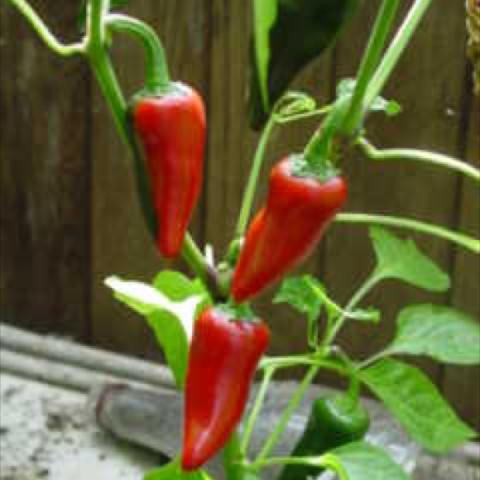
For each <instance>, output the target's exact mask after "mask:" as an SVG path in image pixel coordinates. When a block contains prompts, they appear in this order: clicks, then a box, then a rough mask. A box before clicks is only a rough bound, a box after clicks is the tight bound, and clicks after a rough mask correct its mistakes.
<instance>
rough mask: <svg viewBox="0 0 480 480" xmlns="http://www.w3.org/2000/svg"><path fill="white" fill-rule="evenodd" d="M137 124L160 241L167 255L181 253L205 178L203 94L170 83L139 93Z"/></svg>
mask: <svg viewBox="0 0 480 480" xmlns="http://www.w3.org/2000/svg"><path fill="white" fill-rule="evenodd" d="M132 116H133V126H134V130H135V132H136V135H137V138H138V140H139V143H140V145H141V146H142V149H143V152H144V155H145V158H146V165H147V170H148V174H149V177H150V188H151V191H152V197H153V204H154V205H153V206H154V210H155V213H156V218H157V232H156V243H157V246H158V249H159V250H160V252H161V254H162V255H163V256H165V257H167V258H172V257H175V256H177V255H178V254H179V252H180V250H181V248H182V243H183V238H184V236H185V233H186V230H187V227H188V224H189V222H190V218H191V216H192V213H193V210H194V208H195V205H196V203H197V199H198V196H199V194H200V189H201V184H202V179H203V158H204V149H205V132H206V119H205V108H204V104H203V101H202V99H201V97H200V96H199V95H198V93H197V92H196V91H195V90H193V89H192V88H190V87H188V86H186V85H183V84H181V83H171V84H170V86H169V87H168V89H167V90H165V91H163V92H162V93H160V94H158V95H141V96H139V97H137V99H136V100H135V102H134V105H133V108H132Z"/></svg>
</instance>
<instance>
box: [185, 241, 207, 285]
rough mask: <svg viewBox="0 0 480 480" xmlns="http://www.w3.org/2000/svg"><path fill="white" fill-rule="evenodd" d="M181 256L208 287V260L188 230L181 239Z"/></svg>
mask: <svg viewBox="0 0 480 480" xmlns="http://www.w3.org/2000/svg"><path fill="white" fill-rule="evenodd" d="M182 257H183V259H184V260H185V261H186V262H187V264H188V265H189V266H190V268H191V269H192V270H193V271H194V273H195V275H197V277H199V278H200V280H202V282H203V283H204V285H205V286H207V287H209V281H210V275H209V267H208V262H207V260H206V258H205V256H204V255H203V254H202V252H201V251H200V249H199V248H198V246H197V244H196V243H195V241H194V240H193V238H192V236H191V235H190V234H189V233H188V232H187V233H186V235H185V239H184V240H183V245H182Z"/></svg>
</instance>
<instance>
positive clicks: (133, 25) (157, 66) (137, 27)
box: [106, 14, 170, 91]
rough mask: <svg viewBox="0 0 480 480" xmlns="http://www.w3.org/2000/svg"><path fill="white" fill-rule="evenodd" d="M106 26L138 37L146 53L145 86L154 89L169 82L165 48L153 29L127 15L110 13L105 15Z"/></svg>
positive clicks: (162, 87) (165, 85) (165, 86)
mask: <svg viewBox="0 0 480 480" xmlns="http://www.w3.org/2000/svg"><path fill="white" fill-rule="evenodd" d="M106 23H107V25H108V27H109V28H110V29H111V30H113V31H115V32H125V33H128V34H131V35H133V36H134V37H135V38H137V39H139V40H140V41H141V42H142V44H143V47H144V49H145V53H146V69H147V70H146V75H145V77H146V87H147V90H152V91H155V90H157V89H159V88H160V89H165V88H167V87H168V85H169V84H170V77H169V73H168V64H167V60H166V55H165V49H164V48H163V45H162V43H161V41H160V39H159V38H158V36H157V34H156V33H155V30H153V28H151V27H150V26H149V25H147V24H146V23H144V22H142V21H140V20H137V19H136V18H132V17H129V16H128V15H120V14H110V15H108V16H107V17H106Z"/></svg>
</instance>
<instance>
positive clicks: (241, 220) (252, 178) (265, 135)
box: [235, 113, 275, 238]
mask: <svg viewBox="0 0 480 480" xmlns="http://www.w3.org/2000/svg"><path fill="white" fill-rule="evenodd" d="M274 126H275V114H274V113H272V114H271V115H270V118H269V119H268V123H267V124H266V125H265V128H264V129H263V131H262V135H261V137H260V141H259V142H258V146H257V150H256V151H255V156H254V158H253V164H252V168H251V169H250V175H249V177H248V182H247V185H246V186H245V191H244V193H243V198H242V206H241V208H240V214H239V216H238V221H237V227H236V229H235V235H236V238H240V237H242V236H243V234H244V233H245V229H246V228H247V225H248V221H249V219H250V212H251V210H252V206H253V201H254V199H255V191H256V188H257V183H258V178H259V176H260V171H261V169H262V164H263V160H264V158H265V150H266V147H267V143H268V139H269V138H270V135H271V133H272V130H273V127H274Z"/></svg>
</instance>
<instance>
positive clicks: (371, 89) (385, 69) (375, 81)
mask: <svg viewBox="0 0 480 480" xmlns="http://www.w3.org/2000/svg"><path fill="white" fill-rule="evenodd" d="M431 2H432V0H415V3H414V4H413V6H412V7H411V9H410V11H409V13H408V14H407V16H406V18H405V20H404V22H403V24H402V25H401V27H400V28H399V30H398V32H397V34H396V36H395V38H394V39H393V42H392V43H391V45H390V47H389V48H388V50H387V52H386V53H385V56H384V57H383V60H382V62H381V63H380V66H379V67H378V69H377V71H376V72H375V75H374V76H373V78H372V81H371V82H370V85H369V86H368V89H367V93H366V95H365V101H364V107H365V108H368V107H369V106H370V105H371V104H372V102H373V101H374V100H375V99H376V98H377V97H378V95H380V93H381V91H382V89H383V87H384V85H385V83H386V82H387V80H388V78H389V77H390V74H391V73H392V71H393V69H394V68H395V66H396V65H397V62H398V60H399V58H400V56H401V55H402V53H403V52H404V50H405V48H406V47H407V45H408V44H409V42H410V39H411V38H412V36H413V34H414V33H415V30H416V29H417V27H418V25H419V23H420V21H421V20H422V18H423V16H424V14H425V13H426V11H427V9H428V7H429V6H430V4H431Z"/></svg>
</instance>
